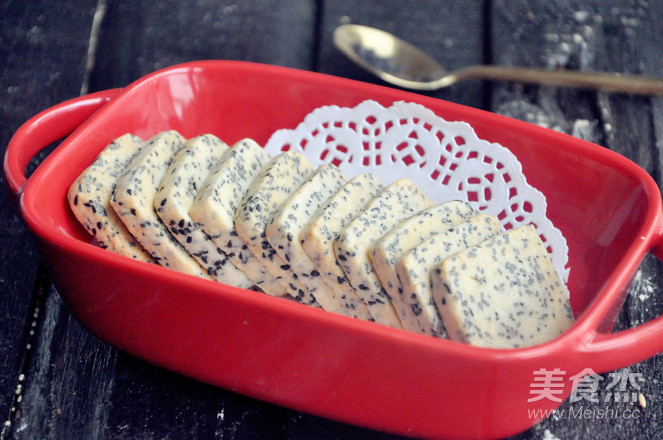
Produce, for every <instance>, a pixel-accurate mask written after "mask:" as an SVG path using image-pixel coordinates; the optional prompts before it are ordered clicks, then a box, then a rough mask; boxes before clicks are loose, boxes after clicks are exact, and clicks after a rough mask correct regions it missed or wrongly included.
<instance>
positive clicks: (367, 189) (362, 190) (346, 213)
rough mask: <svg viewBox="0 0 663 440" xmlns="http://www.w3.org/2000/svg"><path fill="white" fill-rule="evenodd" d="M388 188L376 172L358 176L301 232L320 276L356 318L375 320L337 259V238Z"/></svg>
mask: <svg viewBox="0 0 663 440" xmlns="http://www.w3.org/2000/svg"><path fill="white" fill-rule="evenodd" d="M383 188H384V187H383V186H382V184H381V183H380V182H379V181H378V179H377V178H375V177H374V176H373V175H372V174H368V173H363V174H359V175H357V176H355V177H354V178H352V179H351V180H350V181H349V182H347V183H346V184H345V185H343V187H341V188H340V189H339V191H338V192H337V193H336V194H334V195H333V196H332V197H331V198H330V199H329V200H327V202H326V203H325V204H324V205H323V206H322V207H321V208H320V209H319V210H318V212H317V213H316V214H315V215H314V216H313V218H311V220H310V221H309V223H308V224H307V225H306V226H305V227H304V228H303V230H302V234H301V240H302V247H303V248H304V251H305V252H306V254H307V255H308V256H309V258H310V259H311V261H312V262H313V264H314V265H315V267H317V268H318V272H320V276H321V277H322V278H323V279H324V280H325V282H326V283H327V285H328V286H329V287H331V288H332V289H333V290H334V293H335V294H336V296H337V297H338V298H340V299H341V301H343V306H344V308H345V309H346V310H347V312H346V314H347V315H349V316H352V317H354V318H359V319H365V320H371V319H373V318H372V316H371V314H370V313H369V312H368V308H367V307H366V304H364V302H363V301H362V300H361V298H359V295H357V292H355V290H354V288H353V287H352V286H351V285H350V282H349V281H348V279H347V278H346V276H345V273H344V272H343V269H341V266H340V265H339V264H338V261H337V260H336V253H335V252H334V240H336V238H337V237H338V235H339V234H340V232H341V231H342V230H343V228H344V227H345V226H347V224H348V223H350V221H351V220H352V219H353V218H354V217H355V216H356V215H357V214H359V212H361V210H362V208H363V207H364V206H365V205H366V204H367V203H368V202H369V201H370V200H371V199H373V197H375V196H376V195H377V193H379V192H380V191H381V190H382V189H383Z"/></svg>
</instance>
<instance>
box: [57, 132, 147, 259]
mask: <svg viewBox="0 0 663 440" xmlns="http://www.w3.org/2000/svg"><path fill="white" fill-rule="evenodd" d="M142 148H143V141H142V139H140V138H139V137H138V136H134V135H132V134H125V135H124V136H120V137H119V138H117V139H115V140H114V141H113V142H111V143H110V144H109V145H108V146H107V147H106V148H104V150H103V151H102V152H101V153H99V155H98V156H97V158H96V159H95V160H94V162H92V164H91V165H90V166H89V167H87V168H86V169H85V171H83V172H82V173H81V174H80V176H78V178H77V179H76V180H75V181H74V183H72V184H71V186H70V187H69V191H68V192H67V200H68V201H69V206H70V207H71V210H72V211H73V213H74V215H75V216H76V218H77V219H78V221H79V222H80V223H81V224H82V225H83V226H84V227H85V229H86V230H87V231H88V232H89V233H90V234H91V235H93V236H94V237H95V239H96V241H97V243H98V244H99V246H101V247H103V248H108V249H109V250H111V251H113V252H116V253H118V254H121V255H125V256H127V257H130V258H134V259H136V260H141V261H148V262H153V260H152V258H151V257H150V255H149V254H148V253H147V252H145V250H144V249H143V248H142V247H141V245H140V244H139V243H138V242H137V241H136V240H135V239H134V238H133V236H132V235H131V234H130V233H129V231H128V230H127V228H126V227H125V226H124V223H122V221H121V220H120V219H119V218H118V216H117V215H116V214H115V211H113V209H112V208H111V205H110V199H111V195H112V193H113V189H115V185H116V183H117V180H118V179H119V177H120V176H121V175H122V173H123V172H124V170H125V169H126V168H127V166H128V165H129V163H130V162H131V159H133V157H134V156H135V155H136V154H138V153H139V152H140V151H141V149H142Z"/></svg>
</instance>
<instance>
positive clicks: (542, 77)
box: [443, 66, 663, 95]
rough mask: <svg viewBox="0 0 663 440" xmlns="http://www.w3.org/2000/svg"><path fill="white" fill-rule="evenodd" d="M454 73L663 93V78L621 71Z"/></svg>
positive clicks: (482, 69)
mask: <svg viewBox="0 0 663 440" xmlns="http://www.w3.org/2000/svg"><path fill="white" fill-rule="evenodd" d="M453 76H455V80H456V81H459V80H463V79H470V78H477V79H492V80H503V81H515V82H525V83H537V84H546V85H551V86H565V87H575V88H581V89H593V90H600V91H602V92H613V93H618V92H622V93H632V94H637V95H663V79H660V78H653V77H646V76H639V75H626V74H620V73H603V72H580V71H573V70H542V69H530V68H522V67H503V66H472V67H466V68H464V69H460V70H458V71H456V72H454V73H453ZM443 79H444V78H443Z"/></svg>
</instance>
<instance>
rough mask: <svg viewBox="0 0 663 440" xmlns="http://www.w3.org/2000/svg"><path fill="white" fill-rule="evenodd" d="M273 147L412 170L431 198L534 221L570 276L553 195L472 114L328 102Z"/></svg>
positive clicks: (381, 171)
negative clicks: (466, 118) (446, 115)
mask: <svg viewBox="0 0 663 440" xmlns="http://www.w3.org/2000/svg"><path fill="white" fill-rule="evenodd" d="M265 150H266V151H267V152H268V153H269V154H270V155H271V156H272V157H274V156H276V155H277V154H279V153H281V152H283V151H288V150H296V151H299V152H301V153H302V154H304V156H305V157H306V158H307V159H309V160H310V161H311V163H313V164H314V165H316V166H319V165H322V164H326V163H333V164H335V165H337V166H338V167H339V168H340V169H341V170H342V171H343V172H344V173H345V174H346V175H347V176H348V177H350V178H351V177H354V176H356V175H357V174H360V173H365V172H369V173H372V174H373V175H374V176H375V177H377V178H378V179H380V181H381V182H382V183H383V184H385V185H388V184H390V183H392V182H394V181H396V180H398V179H400V178H403V177H408V178H410V179H411V180H412V182H414V183H415V184H416V185H417V186H419V187H420V188H421V189H422V190H423V191H424V193H425V194H426V195H427V196H428V198H429V199H430V200H431V201H433V202H435V203H441V202H445V201H449V200H464V201H467V202H469V203H470V204H472V205H473V206H475V207H476V208H477V209H478V210H479V211H481V212H485V213H487V214H491V215H494V216H496V217H497V219H498V220H499V221H500V224H501V225H502V227H503V228H504V229H505V230H509V229H512V228H515V227H518V226H521V225H526V224H530V223H531V224H533V225H534V226H535V227H536V229H537V231H538V233H539V235H540V236H541V239H542V240H543V241H544V243H545V244H546V246H547V248H548V251H549V252H550V255H551V257H552V261H553V265H554V266H555V270H556V271H557V273H558V274H559V275H560V277H561V278H562V279H563V280H564V282H566V281H567V280H568V272H569V269H568V268H567V264H568V246H567V244H566V240H565V239H564V237H563V236H562V233H561V231H560V230H559V229H557V228H555V227H554V225H553V224H552V222H551V221H550V220H549V219H548V218H547V217H546V198H545V196H544V195H543V194H542V193H541V192H540V191H538V190H537V189H536V188H533V187H532V186H531V185H529V184H528V183H527V180H526V178H525V176H524V175H523V172H522V166H521V165H520V162H518V160H517V159H516V157H515V155H514V154H513V153H511V152H510V151H509V150H508V149H506V148H504V147H503V146H501V145H499V144H497V143H489V142H487V141H485V140H481V139H479V138H478V137H477V135H476V134H475V132H474V129H473V128H472V127H471V126H470V125H469V124H467V123H465V122H449V121H445V120H444V119H442V118H440V117H439V116H436V115H435V114H434V113H433V112H432V111H431V110H429V109H427V108H425V107H424V106H422V105H419V104H414V103H406V102H395V103H394V104H393V105H392V106H391V107H388V108H385V107H383V106H381V105H380V104H378V103H377V102H375V101H364V102H362V103H361V104H359V105H357V106H356V107H354V108H346V107H337V106H325V107H320V108H318V109H316V110H314V111H313V112H311V113H309V114H308V115H307V116H306V117H305V118H304V120H303V121H302V122H301V123H300V124H299V125H298V126H297V128H296V129H294V130H289V129H283V130H278V131H276V132H275V133H274V134H273V135H272V136H271V138H270V139H269V141H268V142H267V144H266V146H265Z"/></svg>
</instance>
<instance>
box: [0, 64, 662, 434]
mask: <svg viewBox="0 0 663 440" xmlns="http://www.w3.org/2000/svg"><path fill="white" fill-rule="evenodd" d="M366 99H371V100H375V101H377V102H379V103H380V104H382V105H384V106H388V105H391V104H392V103H393V102H394V101H409V102H415V103H419V104H421V105H424V106H425V107H427V108H429V109H431V110H432V111H433V112H435V114H436V115H438V116H440V117H442V118H444V119H446V120H461V121H466V122H468V123H469V124H471V125H472V126H473V127H474V129H475V130H476V132H477V135H478V136H479V137H480V138H482V139H486V140H488V141H491V142H498V143H500V144H501V145H503V146H505V147H507V148H509V149H510V150H511V151H512V152H513V153H514V154H515V155H516V157H517V158H518V160H519V161H520V162H521V164H522V167H523V173H524V174H525V176H526V177H527V179H528V182H529V183H530V184H531V185H532V186H534V187H535V188H538V189H539V190H540V191H541V192H542V193H543V194H544V195H545V197H546V199H547V203H548V217H549V218H550V219H551V220H552V221H553V223H554V224H555V225H556V227H558V228H559V229H560V230H561V231H562V233H563V234H564V236H565V237H566V239H567V241H568V245H569V265H570V267H571V272H570V278H569V282H568V287H569V290H570V292H571V305H572V307H573V310H574V313H575V316H576V318H577V323H576V324H575V325H574V326H573V327H572V328H571V329H570V330H569V331H567V332H566V333H564V334H563V335H561V336H560V337H558V338H557V339H555V340H553V341H551V342H549V343H546V344H544V345H540V346H536V347H530V348H523V349H516V350H495V349H482V348H476V347H471V346H468V345H464V344H460V343H456V342H451V341H448V340H442V339H435V338H431V337H428V336H423V335H419V334H414V333H408V332H405V331H402V330H396V329H392V328H387V327H384V326H381V325H378V324H375V323H371V322H364V321H359V320H354V319H351V318H346V317H344V316H340V315H335V314H330V313H326V312H324V311H322V310H318V309H315V308H311V307H307V306H304V305H300V304H297V303H295V302H292V301H288V300H284V299H281V298H273V297H270V296H267V295H264V294H260V293H257V292H252V291H246V290H242V289H238V288H235V287H232V286H226V285H223V284H220V283H217V282H214V281H208V280H202V279H197V278H194V277H192V276H188V275H183V274H180V273H177V272H174V271H171V270H168V269H164V268H161V267H158V266H155V265H150V264H147V263H142V262H136V261H133V260H130V259H128V258H124V257H121V256H119V255H115V254H113V253H111V252H108V251H105V250H102V249H100V248H99V247H96V246H95V245H94V244H92V243H91V241H90V238H89V236H88V235H87V234H86V232H85V231H84V230H83V228H82V227H81V226H79V224H78V223H77V222H76V220H75V218H74V216H73V215H72V213H71V212H70V210H69V207H68V205H67V203H66V201H65V194H66V191H67V189H68V187H69V185H70V184H71V183H72V182H73V181H74V179H75V178H76V176H77V175H78V174H79V173H80V172H81V171H82V170H83V169H84V168H85V167H86V166H87V165H88V164H90V163H91V161H92V160H93V159H94V158H95V156H96V155H97V154H98V153H99V151H101V149H102V148H103V147H104V146H105V145H107V144H108V143H109V142H110V141H111V140H112V139H114V138H116V137H118V136H120V135H122V134H124V133H127V132H132V133H134V134H136V135H138V136H140V137H142V138H143V139H147V138H148V137H150V136H151V135H154V134H156V133H158V132H160V131H163V130H169V129H175V130H178V131H179V132H180V133H182V135H184V136H185V137H193V136H196V135H199V134H202V133H213V134H215V135H217V136H218V137H220V138H221V139H223V140H224V141H226V142H227V143H228V144H232V143H234V142H236V141H238V140H240V139H242V138H245V137H251V138H253V139H255V140H256V141H258V142H259V143H261V144H264V143H265V142H266V141H267V140H268V139H269V137H270V135H271V134H272V133H273V132H274V131H275V130H277V129H282V128H294V127H295V126H296V125H297V124H298V123H299V122H300V121H301V120H302V119H303V118H304V117H305V116H306V115H307V114H308V113H309V112H311V111H312V110H314V109H315V108H317V107H320V106H323V105H331V104H334V105H339V106H347V107H352V106H355V105H357V104H358V103H360V102H362V101H364V100H366ZM70 133H71V134H70ZM63 137H66V139H65V140H64V141H63V142H62V143H61V144H60V145H59V146H58V148H57V149H56V150H55V151H54V152H53V153H51V154H50V155H49V157H48V158H47V159H46V160H45V161H44V162H43V163H42V164H41V165H40V166H39V167H38V169H37V170H36V171H35V172H34V173H33V174H32V176H31V177H30V178H29V179H27V181H26V179H25V177H24V172H25V168H26V165H27V163H28V161H29V159H30V158H31V157H32V156H33V155H34V154H36V153H37V152H38V151H39V150H40V149H42V148H43V147H45V146H46V145H48V144H50V143H52V142H54V141H56V140H58V139H61V138H63ZM4 170H5V173H6V177H7V182H8V184H9V186H10V188H11V190H12V191H13V192H14V193H15V194H16V195H17V196H18V197H19V198H20V212H21V215H22V216H23V218H24V219H25V221H26V222H27V224H28V225H29V227H30V228H31V230H32V231H33V233H34V235H35V236H36V237H37V241H38V243H39V246H40V249H41V251H42V253H43V257H44V259H45V261H46V262H47V265H48V267H49V268H50V271H51V272H52V275H53V278H54V281H55V284H56V287H57V289H58V291H59V293H60V294H61V295H62V297H63V298H64V300H65V302H66V304H67V305H68V306H69V308H70V309H71V312H72V313H73V314H74V315H75V317H76V318H77V319H78V320H80V322H82V323H83V324H84V325H85V326H86V327H87V328H88V329H89V330H90V331H91V332H93V333H94V334H95V335H97V336H98V337H99V338H101V339H103V340H104V341H107V342H109V343H110V344H112V345H114V346H116V347H117V348H119V349H121V350H125V351H126V352H129V353H131V354H133V355H135V356H138V357H140V358H143V359H145V360H147V361H149V362H151V363H154V364H156V365H160V366H163V367H165V368H168V369H170V370H173V371H176V372H179V373H181V374H184V375H187V376H190V377H193V378H196V379H199V380H201V381H204V382H207V383H210V384H214V385H216V386H219V387H223V388H226V389H229V390H233V391H236V392H239V393H242V394H245V395H248V396H252V397H255V398H258V399H262V400H266V401H269V402H273V403H276V404H278V405H283V406H286V407H289V408H293V409H296V410H300V411H305V412H308V413H312V414H316V415H319V416H323V417H327V418H330V419H334V420H338V421H342V422H346V423H351V424H356V425H361V426H364V427H369V428H373V429H377V430H383V431H387V432H392V433H398V434H404V435H409V436H414V437H426V438H497V437H503V436H507V435H511V434H514V433H517V432H520V431H522V430H525V429H527V428H528V427H530V426H532V425H533V424H535V423H537V422H538V421H540V418H541V416H540V415H539V416H532V414H533V412H532V410H536V409H544V410H550V409H554V408H555V407H557V406H558V405H559V403H558V402H556V401H554V400H553V399H540V400H538V401H533V402H530V401H528V400H531V398H532V393H531V390H532V386H531V385H532V383H533V382H534V374H535V373H534V372H536V371H540V370H542V369H545V370H549V371H550V370H554V369H556V368H557V369H560V370H561V371H563V372H564V374H565V376H564V377H565V378H566V379H568V378H570V377H572V376H573V375H576V374H577V373H579V372H581V371H583V370H585V369H588V368H590V369H592V370H593V371H594V372H596V373H599V374H600V373H604V372H607V371H610V370H614V369H617V368H621V367H624V366H626V365H629V364H632V363H635V362H639V361H641V360H643V359H646V358H648V357H651V356H653V355H655V354H657V353H659V352H661V351H663V317H658V318H656V319H654V320H652V321H650V322H648V323H645V324H642V325H639V326H637V327H636V328H633V329H629V330H625V331H620V332H617V333H611V329H612V326H613V324H614V320H615V317H616V316H617V314H618V312H619V310H620V308H621V306H622V303H623V300H624V297H625V295H626V292H627V287H628V285H629V282H630V280H631V278H632V276H633V275H634V273H635V271H636V269H637V267H638V265H639V264H640V262H641V260H642V259H643V257H644V256H645V254H646V253H647V252H650V251H651V252H652V253H654V254H655V255H657V256H658V257H659V258H660V257H661V256H663V251H662V246H661V232H662V218H661V197H660V193H659V189H658V187H657V186H656V184H655V183H654V182H653V180H652V179H651V178H650V177H649V176H648V175H647V173H645V172H644V171H643V170H642V169H640V168H639V167H638V166H636V165H635V164H633V163H632V162H630V161H628V160H627V159H625V158H624V157H621V156H619V155H618V154H615V153H613V152H611V151H609V150H607V149H604V148H602V147H599V146H597V145H593V144H590V143H588V142H585V141H582V140H579V139H575V138H572V137H570V136H566V135H564V134H560V133H557V132H554V131H551V130H547V129H543V128H540V127H536V126H534V125H530V124H526V123H523V122H519V121H516V120H512V119H508V118H505V117H502V116H498V115H495V114H491V113H488V112H484V111H480V110H476V109H472V108H468V107H464V106H460V105H456V104H452V103H448V102H444V101H440V100H436V99H432V98H429V97H425V96H420V95H417V94H412V93H407V92H403V91H399V90H395V89H391V88H386V87H381V86H376V85H370V84H364V83H360V82H356V81H351V80H347V79H342V78H336V77H331V76H327V75H322V74H317V73H311V72H304V71H298V70H291V69H286V68H280V67H274V66H265V65H258V64H251V63H241V62H227V61H206V62H194V63H189V64H184V65H179V66H175V67H172V68H167V69H165V70H161V71H158V72H156V73H154V74H151V75H148V76H146V77H145V78H142V79H140V80H139V81H137V82H135V83H133V84H131V85H130V86H128V87H127V88H125V89H123V90H108V91H102V92H99V93H95V94H91V95H87V96H83V97H80V98H76V99H73V100H71V101H67V102H64V103H62V104H60V105H57V106H55V107H52V108H50V109H48V110H46V111H44V112H42V113H40V114H38V115H36V116H35V117H34V118H32V119H30V120H29V121H28V122H26V123H25V124H24V125H23V126H22V127H21V128H20V129H19V130H18V132H17V133H16V134H15V136H14V137H13V139H12V140H11V142H10V145H9V147H8V150H7V153H6V156H5V162H4ZM571 391H572V383H571V381H569V380H565V381H564V388H563V393H562V394H561V395H559V396H558V397H562V398H565V397H568V396H569V395H570V393H571Z"/></svg>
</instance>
